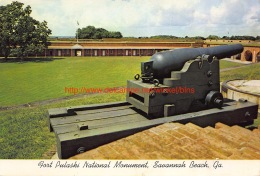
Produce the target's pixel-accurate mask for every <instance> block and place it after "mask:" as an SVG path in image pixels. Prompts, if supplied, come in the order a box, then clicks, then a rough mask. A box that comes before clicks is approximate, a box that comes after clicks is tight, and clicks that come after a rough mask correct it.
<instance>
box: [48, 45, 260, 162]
mask: <svg viewBox="0 0 260 176" xmlns="http://www.w3.org/2000/svg"><path fill="white" fill-rule="evenodd" d="M242 51H243V46H242V45H240V44H238V45H227V46H217V47H210V48H186V49H175V50H171V51H163V52H159V53H156V54H154V55H153V56H152V57H151V59H150V61H147V62H143V63H141V74H136V75H135V76H134V78H135V79H134V80H128V81H127V88H126V90H127V91H126V101H123V102H115V103H105V104H95V105H82V106H74V107H65V108H55V109H49V110H48V117H49V118H48V124H49V129H50V131H53V132H55V136H56V138H57V140H56V141H57V151H58V157H59V158H62V159H66V158H69V157H71V156H74V155H76V154H78V153H82V152H84V151H88V150H91V149H93V148H96V147H99V146H101V145H104V144H107V143H109V142H112V141H115V140H118V139H121V138H124V137H127V136H129V135H132V134H135V133H137V132H140V131H143V130H146V129H149V128H151V127H155V126H157V125H160V124H163V123H168V122H178V123H182V124H185V123H194V124H196V125H198V126H201V127H206V126H214V125H215V124H216V123H217V122H221V123H224V124H227V125H237V124H240V125H246V124H251V123H252V122H253V121H254V119H256V118H257V113H258V112H257V110H258V105H257V104H255V103H251V102H249V101H247V100H244V99H240V100H239V101H235V100H231V99H224V98H223V96H222V94H221V93H220V81H219V72H220V71H219V59H222V58H225V57H230V56H232V55H235V54H238V53H241V52H242Z"/></svg>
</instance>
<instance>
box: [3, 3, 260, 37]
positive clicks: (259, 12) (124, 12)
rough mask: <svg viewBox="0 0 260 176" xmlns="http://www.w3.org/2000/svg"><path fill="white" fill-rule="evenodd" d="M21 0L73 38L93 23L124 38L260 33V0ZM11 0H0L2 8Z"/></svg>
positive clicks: (37, 16) (35, 15)
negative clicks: (78, 30)
mask: <svg viewBox="0 0 260 176" xmlns="http://www.w3.org/2000/svg"><path fill="white" fill-rule="evenodd" d="M17 1H19V2H22V3H24V4H25V6H27V5H30V6H31V7H32V14H31V16H32V17H33V18H34V19H36V20H38V21H43V20H45V21H47V22H48V27H49V28H50V29H51V30H52V35H53V36H75V34H76V30H77V28H83V27H86V26H89V25H91V26H95V27H97V28H100V27H101V28H104V29H107V30H108V31H119V32H121V33H122V35H123V36H124V37H150V36H154V35H173V36H178V37H185V36H189V37H194V36H203V37H207V36H209V35H217V36H220V37H222V36H232V35H251V36H259V35H260V0H17ZM11 2H12V0H0V6H1V5H6V4H10V3H11ZM25 6H24V7H25ZM77 22H78V24H79V25H78V24H77Z"/></svg>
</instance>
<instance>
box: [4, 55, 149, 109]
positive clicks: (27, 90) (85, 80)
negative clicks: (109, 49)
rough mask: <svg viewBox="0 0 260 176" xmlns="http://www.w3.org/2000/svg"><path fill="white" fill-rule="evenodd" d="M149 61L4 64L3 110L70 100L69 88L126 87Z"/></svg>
mask: <svg viewBox="0 0 260 176" xmlns="http://www.w3.org/2000/svg"><path fill="white" fill-rule="evenodd" d="M145 60H148V57H69V58H65V59H56V60H53V61H49V62H24V63H22V64H21V63H1V64H0V70H1V71H0V84H1V86H0V92H1V95H0V106H8V105H17V104H24V103H28V102H33V101H39V100H46V99H51V98H57V97H64V96H69V95H71V94H69V93H66V92H65V88H66V87H67V88H70V87H74V88H81V87H86V88H106V87H115V86H125V85H126V80H127V79H133V77H134V75H135V74H136V73H140V62H141V61H145Z"/></svg>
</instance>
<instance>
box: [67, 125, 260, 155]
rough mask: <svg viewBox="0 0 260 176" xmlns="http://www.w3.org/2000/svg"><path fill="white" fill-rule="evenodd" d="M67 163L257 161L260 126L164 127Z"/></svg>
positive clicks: (141, 133) (86, 153)
mask: <svg viewBox="0 0 260 176" xmlns="http://www.w3.org/2000/svg"><path fill="white" fill-rule="evenodd" d="M70 159H260V126H259V127H258V129H254V130H253V131H250V130H248V129H245V128H242V127H239V126H232V127H230V126H227V125H224V124H222V123H217V124H216V126H215V128H212V127H206V128H201V127H199V126H196V125H194V124H191V123H188V124H186V125H183V124H180V123H166V124H163V125H160V126H157V127H154V128H151V129H149V130H145V131H143V132H140V133H136V134H134V135H132V136H129V137H126V138H123V139H120V140H117V141H114V142H112V143H109V144H106V145H103V146H100V147H98V148H96V149H93V150H90V151H87V152H85V153H82V154H79V155H76V156H74V157H71V158H70Z"/></svg>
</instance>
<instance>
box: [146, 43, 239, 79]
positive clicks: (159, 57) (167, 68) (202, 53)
mask: <svg viewBox="0 0 260 176" xmlns="http://www.w3.org/2000/svg"><path fill="white" fill-rule="evenodd" d="M242 51H243V46H242V45H241V44H234V45H222V46H216V47H209V48H182V49H175V50H170V51H163V52H158V53H156V54H154V55H153V56H152V57H151V59H150V61H148V62H142V63H141V71H142V79H143V81H144V82H146V81H147V80H148V81H149V80H151V79H162V78H167V77H170V74H171V72H172V71H179V70H181V69H182V68H183V66H184V64H185V63H186V62H187V61H189V60H195V59H201V58H202V57H203V58H205V57H206V59H207V60H208V62H212V61H213V59H223V58H227V57H231V56H233V55H236V54H239V53H241V52H242Z"/></svg>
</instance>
